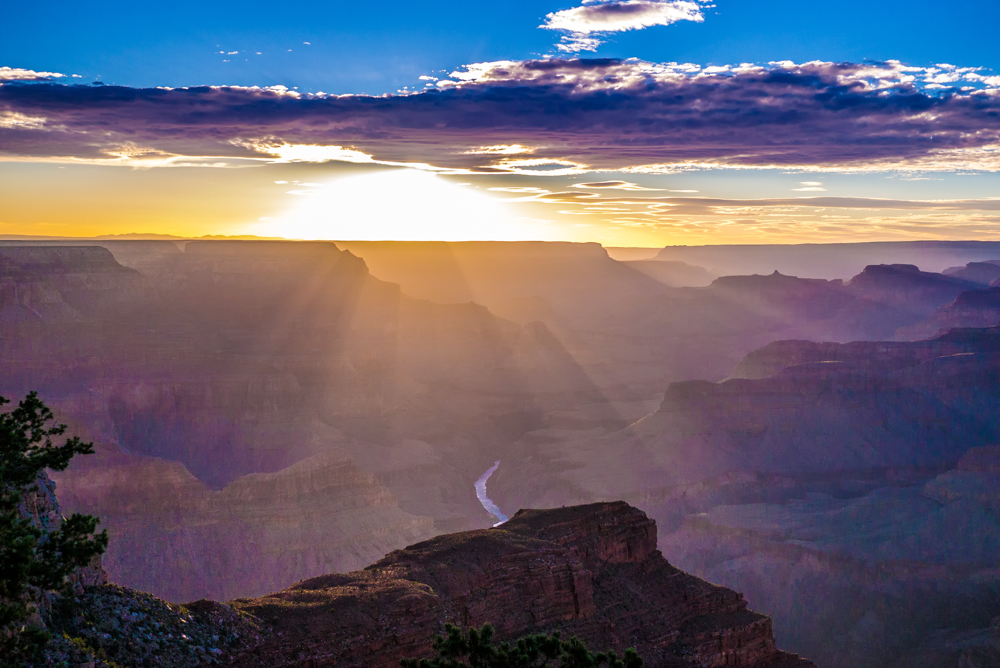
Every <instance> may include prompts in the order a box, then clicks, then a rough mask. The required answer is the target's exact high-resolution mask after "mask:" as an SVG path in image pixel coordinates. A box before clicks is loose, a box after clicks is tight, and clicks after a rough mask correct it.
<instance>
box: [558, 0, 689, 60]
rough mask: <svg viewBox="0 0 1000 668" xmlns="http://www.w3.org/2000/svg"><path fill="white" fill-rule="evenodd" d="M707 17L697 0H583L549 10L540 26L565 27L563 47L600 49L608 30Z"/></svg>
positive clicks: (632, 28)
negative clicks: (571, 5)
mask: <svg viewBox="0 0 1000 668" xmlns="http://www.w3.org/2000/svg"><path fill="white" fill-rule="evenodd" d="M704 20H705V17H704V16H703V15H702V13H701V5H700V4H698V2H697V1H695V0H583V5H581V6H580V7H573V8H571V9H564V10H562V11H559V12H552V13H551V14H546V15H545V23H543V24H542V25H540V26H539V28H546V29H548V30H561V31H564V32H565V33H567V34H566V35H565V36H564V37H563V38H562V43H561V44H559V45H558V47H559V50H560V51H569V52H576V51H594V50H596V49H597V47H598V46H600V45H601V43H602V41H603V40H602V39H601V37H600V36H603V35H606V34H608V33H614V32H624V31H627V30H642V29H643V28H649V27H651V26H667V25H670V24H671V23H677V22H678V21H696V22H699V23H700V22H701V21H704ZM593 35H598V36H599V37H594V36H593Z"/></svg>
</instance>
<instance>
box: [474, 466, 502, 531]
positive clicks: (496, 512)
mask: <svg viewBox="0 0 1000 668" xmlns="http://www.w3.org/2000/svg"><path fill="white" fill-rule="evenodd" d="M499 466H500V460H499V459H498V460H496V461H495V462H493V466H491V467H489V468H488V469H486V472H485V473H483V474H482V475H481V476H479V480H477V481H476V498H478V499H479V503H481V504H483V508H485V509H486V512H488V513H489V514H490V515H492V516H493V517H495V518H497V519H498V520H499V521H498V522H497V523H496V524H494V525H493V526H495V527H498V526H500V525H501V524H503V523H504V522H506V521H507V520H509V519H510V518H509V517H507V516H506V515H504V514H503V511H501V510H500V508H498V507H497V504H495V503H493V499H491V498H490V497H488V496H486V481H487V480H489V479H490V476H491V475H493V474H494V473H495V472H496V470H497V468H498V467H499Z"/></svg>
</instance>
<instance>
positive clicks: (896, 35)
mask: <svg viewBox="0 0 1000 668" xmlns="http://www.w3.org/2000/svg"><path fill="white" fill-rule="evenodd" d="M573 5H574V3H572V2H570V3H567V2H559V1H558V0H556V1H552V2H546V1H533V2H525V1H524V0H508V1H505V2H469V1H466V0H463V1H462V2H455V1H450V2H444V1H441V0H437V1H433V0H432V1H428V2H412V1H410V0H406V1H400V0H382V1H380V2H367V3H363V2H343V1H337V0H333V1H327V2H297V3H286V4H275V3H272V2H260V1H259V0H255V1H250V2H203V1H202V2H192V1H190V0H179V1H176V2H169V3H135V2H106V1H104V2H102V1H96V2H86V3H83V2H65V1H62V0H60V1H57V2H49V3H46V5H45V13H44V16H40V13H39V9H38V7H37V6H36V5H32V4H30V3H9V4H8V6H7V7H6V8H5V10H4V29H3V39H2V40H0V63H3V64H4V65H8V66H11V67H22V68H28V69H34V70H45V71H54V72H65V73H71V74H80V75H83V76H84V77H85V78H87V79H92V78H98V77H99V78H100V79H101V80H102V81H105V82H108V83H112V82H114V83H117V84H122V85H127V86H140V87H142V86H191V85H199V84H235V85H248V86H249V85H274V84H283V85H286V86H288V87H290V88H291V87H296V86H297V87H299V89H300V90H306V91H314V92H315V91H325V92H330V93H369V94H381V93H391V92H395V91H396V90H398V89H400V88H402V87H403V86H410V87H413V86H420V85H421V82H420V81H419V79H418V77H419V76H420V75H426V74H437V75H440V73H441V71H442V70H446V71H449V72H450V71H451V70H453V69H455V68H456V67H458V66H460V65H463V64H466V63H471V62H480V61H490V60H504V59H525V58H532V57H537V56H541V55H545V54H552V53H554V52H555V50H554V49H553V44H554V43H555V42H557V41H558V39H557V36H556V35H555V34H553V33H552V31H548V30H541V29H538V27H537V26H538V25H540V24H541V23H542V22H543V21H544V18H545V15H546V14H547V13H550V12H554V11H558V10H561V9H566V8H569V7H572V6H573ZM704 15H705V20H704V22H702V23H693V22H688V21H683V22H678V23H675V24H673V25H670V26H660V27H653V28H649V29H646V30H641V31H632V32H624V33H617V34H616V35H614V36H612V37H611V39H610V41H609V42H608V43H606V44H605V45H603V46H602V47H601V48H600V49H599V50H598V51H597V52H596V55H598V56H614V57H638V58H642V59H644V60H649V61H654V62H668V61H677V62H693V63H699V64H702V65H711V64H734V63H740V62H768V61H772V60H793V61H796V62H802V61H807V60H814V59H819V60H832V61H841V60H843V61H851V62H861V61H864V60H866V59H872V60H887V59H897V60H902V61H904V62H907V63H910V64H914V65H932V64H935V63H941V62H947V63H951V64H955V65H960V66H976V67H987V68H993V69H994V70H996V71H997V72H1000V49H998V48H997V36H996V31H997V27H998V26H1000V3H998V2H995V1H991V0H979V1H971V2H953V3H941V2H931V1H929V0H915V1H913V2H878V1H876V2H872V1H868V2H860V1H857V0H844V1H841V2H804V1H801V0H772V1H766V2H765V1H761V0H719V1H718V2H717V3H716V4H715V6H714V7H709V8H706V9H705V10H704ZM303 42H310V44H309V45H306V44H303ZM289 49H290V50H291V51H289ZM219 51H225V52H227V53H228V52H231V51H238V52H239V53H238V54H235V55H227V54H220V53H218V52H219ZM257 52H260V54H261V55H257ZM224 61H229V62H224Z"/></svg>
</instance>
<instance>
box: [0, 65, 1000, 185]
mask: <svg viewBox="0 0 1000 668" xmlns="http://www.w3.org/2000/svg"><path fill="white" fill-rule="evenodd" d="M954 69H955V71H957V70H958V69H959V68H954ZM931 70H941V67H940V66H937V67H936V68H915V67H909V66H905V65H903V64H901V63H898V62H896V61H888V62H885V63H867V64H861V65H859V64H851V63H827V62H810V63H802V64H796V63H789V62H780V63H770V64H766V65H756V64H743V65H735V66H724V67H712V68H702V67H700V66H698V65H694V64H678V63H665V64H658V63H649V62H644V61H639V60H616V59H589V60H588V59H575V58H574V59H549V60H530V61H498V62H488V63H475V64H471V65H468V66H466V67H463V68H461V69H460V70H458V71H456V72H453V73H452V74H451V75H450V76H449V77H448V78H447V79H443V80H441V81H438V82H437V83H436V84H435V85H434V86H433V87H432V88H431V89H428V90H426V91H420V92H414V93H408V94H406V95H386V96H365V95H341V96H337V95H324V94H310V93H299V92H297V91H293V90H289V89H287V88H285V87H284V86H272V87H267V88H260V87H235V86H202V87H192V88H178V89H169V88H128V87H123V86H100V87H94V86H83V85H68V84H60V83H56V82H52V81H49V82H34V83H25V82H21V81H15V82H7V83H4V84H2V85H0V113H2V114H5V115H4V118H8V119H25V118H28V119H44V123H41V122H35V121H33V122H31V123H24V122H20V123H15V122H13V121H11V122H10V123H8V124H6V125H5V126H4V127H0V155H5V156H7V157H8V158H16V159H45V160H51V159H60V160H90V161H101V160H105V161H110V162H122V161H130V160H131V161H134V162H137V161H141V160H144V159H146V160H163V159H164V158H163V156H183V157H185V158H187V159H209V158H210V159H212V160H213V164H214V163H215V162H217V159H222V158H227V159H244V160H245V159H253V160H272V161H274V160H280V159H282V158H281V157H280V155H279V154H277V153H275V152H274V150H273V148H274V147H276V146H285V145H288V146H312V147H326V148H327V149H328V150H327V152H326V153H323V151H321V150H320V149H319V148H313V149H309V150H310V151H312V154H311V155H313V156H320V159H335V160H341V159H343V160H351V159H353V160H365V161H368V160H369V159H370V160H371V161H374V162H387V163H392V164H398V163H408V164H410V163H419V164H426V165H430V166H433V167H435V168H440V169H448V170H468V171H471V172H501V173H502V172H508V173H526V174H536V175H537V174H568V173H582V172H585V171H624V172H634V173H672V172H682V171H688V170H698V169H761V168H766V169H780V170H785V171H787V170H793V171H802V172H817V173H821V172H830V171H841V172H845V171H846V172H850V171H873V170H882V171H904V172H910V173H918V172H922V171H966V170H991V171H1000V85H993V84H992V83H991V82H990V81H989V80H988V79H989V77H986V76H984V75H982V74H981V73H980V72H979V71H978V70H977V71H971V70H970V71H964V72H962V73H961V77H962V81H961V83H962V86H961V87H954V86H953V87H951V88H946V89H936V88H928V86H930V85H932V84H927V83H926V82H925V81H924V79H927V78H929V77H930V76H931V75H935V72H932V71H931ZM970 76H972V78H969V77H970ZM933 85H938V84H933ZM18 114H19V116H17V115H18ZM130 147H132V148H130ZM134 147H142V150H143V151H144V153H137V152H136V151H135V150H134ZM523 149H531V152H530V154H529V155H519V154H520V153H524V150H523ZM345 151H348V152H350V153H345ZM143 156H145V157H143ZM153 156H155V157H153ZM323 156H325V157H323ZM362 156H364V157H362ZM529 156H530V157H529ZM806 187H818V186H806Z"/></svg>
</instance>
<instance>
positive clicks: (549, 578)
mask: <svg viewBox="0 0 1000 668" xmlns="http://www.w3.org/2000/svg"><path fill="white" fill-rule="evenodd" d="M233 605H234V606H236V607H237V608H238V609H240V610H243V611H245V612H250V613H252V614H253V615H255V616H257V617H259V618H260V619H262V620H263V621H264V622H265V623H266V624H268V625H269V629H268V633H267V635H265V638H264V641H263V643H262V644H261V645H260V646H259V647H258V648H256V649H255V650H254V651H253V652H250V653H247V654H246V655H245V656H244V657H243V658H242V659H241V660H240V661H238V663H237V665H240V666H274V667H275V668H277V667H278V666H310V667H315V668H320V667H322V666H344V667H347V666H369V667H372V668H390V667H392V666H395V665H397V664H398V660H399V659H400V658H401V657H405V656H422V655H426V654H428V653H429V651H430V644H431V641H432V640H433V638H434V636H435V635H436V634H437V633H439V632H440V631H441V629H442V624H443V623H444V622H453V623H456V624H461V625H477V626H478V625H480V624H483V623H485V622H491V623H492V624H493V625H494V626H495V627H496V629H497V635H498V637H499V638H500V639H512V638H516V637H518V636H520V635H523V634H525V633H530V632H541V631H545V632H547V631H552V630H557V629H558V630H560V631H562V632H563V633H564V634H565V635H577V636H579V637H580V638H581V639H583V640H584V641H585V642H586V643H588V644H589V645H590V646H593V647H595V648H602V649H606V648H614V649H616V650H618V651H619V652H620V651H621V650H624V649H625V648H627V647H635V648H636V649H637V650H638V651H639V653H640V654H641V655H642V656H643V657H644V659H645V660H646V665H648V666H651V667H652V668H658V667H666V666H670V667H672V668H673V667H676V668H681V667H683V666H706V667H709V666H711V667H716V666H718V667H722V666H746V667H748V668H749V667H760V668H763V667H765V666H788V667H791V666H802V667H803V668H805V667H806V666H811V665H812V664H811V663H810V662H808V661H804V660H802V659H799V658H798V657H796V656H794V655H789V654H786V653H784V652H781V651H779V650H778V649H776V647H775V644H774V638H773V635H772V633H771V625H770V620H769V619H768V618H767V617H765V616H763V615H760V614H757V613H755V612H751V611H749V610H748V609H747V605H746V601H745V600H743V597H742V596H740V595H739V594H737V593H736V592H733V591H731V590H728V589H724V588H722V587H717V586H714V585H711V584H709V583H707V582H705V581H703V580H699V579H697V578H694V577H692V576H690V575H687V574H686V573H683V572H681V571H679V570H677V569H676V568H674V567H673V566H671V565H670V564H669V563H668V562H667V561H666V560H665V559H664V558H663V556H662V555H661V554H660V552H659V551H657V550H656V526H655V523H654V522H653V521H652V520H650V519H648V518H647V517H646V515H645V514H644V513H642V512H640V511H638V510H636V509H634V508H631V507H629V506H628V505H627V504H625V503H621V502H618V503H604V504H594V505H590V506H579V507H570V508H561V509H559V508H557V509H553V510H522V511H520V512H518V513H517V514H516V515H515V516H514V517H512V518H511V520H510V521H509V522H507V523H506V524H504V525H502V526H500V527H497V528H493V529H487V530H480V531H470V532H465V533H459V534H450V535H446V536H440V537H438V538H434V539H432V540H429V541H426V542H423V543H418V544H416V545H412V546H410V547H408V548H405V549H403V550H397V551H396V552H392V553H391V554H389V555H388V556H386V557H385V558H384V559H382V560H381V561H378V562H376V563H374V564H372V565H371V566H369V567H368V568H366V569H365V570H363V571H357V572H354V573H348V574H345V575H340V574H336V575H327V576H322V577H318V578H313V579H311V580H306V581H304V582H300V583H298V584H297V585H295V586H294V587H291V588H289V589H286V590H285V591H282V592H278V593H275V594H271V595H270V596H265V597H262V598H258V599H252V600H245V599H243V600H237V601H234V602H233Z"/></svg>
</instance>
